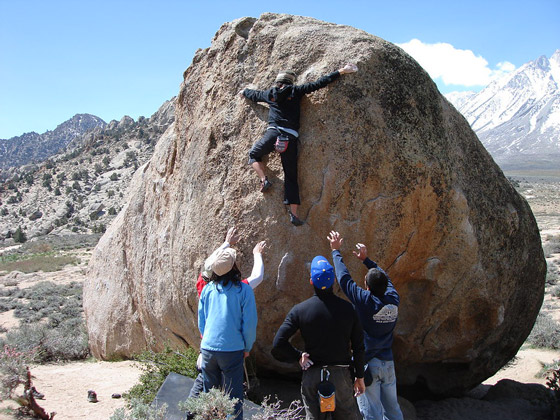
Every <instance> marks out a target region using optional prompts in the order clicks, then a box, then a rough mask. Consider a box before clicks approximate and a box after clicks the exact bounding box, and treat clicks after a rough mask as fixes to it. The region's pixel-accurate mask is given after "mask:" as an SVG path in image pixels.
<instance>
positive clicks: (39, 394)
mask: <svg viewBox="0 0 560 420" xmlns="http://www.w3.org/2000/svg"><path fill="white" fill-rule="evenodd" d="M31 395H33V398H36V399H38V400H44V399H45V394H43V393H42V392H39V391H37V390H36V389H35V387H34V386H32V387H31Z"/></svg>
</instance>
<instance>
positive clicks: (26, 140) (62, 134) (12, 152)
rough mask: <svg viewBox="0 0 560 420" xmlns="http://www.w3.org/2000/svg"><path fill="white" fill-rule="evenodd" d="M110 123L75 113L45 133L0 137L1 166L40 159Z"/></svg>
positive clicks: (8, 166)
mask: <svg viewBox="0 0 560 420" xmlns="http://www.w3.org/2000/svg"><path fill="white" fill-rule="evenodd" d="M106 126H107V123H106V122H105V121H103V120H102V119H101V118H99V117H96V116H95V115H90V114H76V115H74V116H73V117H72V118H70V119H69V120H68V121H65V122H63V123H62V124H60V125H59V126H58V127H56V128H55V129H54V130H52V131H50V130H49V131H47V132H46V133H43V134H37V133H35V132H31V133H25V134H23V135H21V136H18V137H13V138H11V139H8V140H3V139H0V169H4V170H5V169H7V168H10V167H18V166H22V165H27V164H29V163H38V162H41V161H43V160H45V159H46V158H48V157H50V156H52V155H54V154H56V153H59V152H60V151H62V150H64V148H65V147H66V146H67V145H68V143H70V142H71V141H72V140H73V139H75V138H76V137H80V136H82V135H84V134H85V133H88V132H91V131H97V132H100V131H101V130H103V129H104V128H105V127H106Z"/></svg>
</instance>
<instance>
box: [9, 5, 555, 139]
mask: <svg viewBox="0 0 560 420" xmlns="http://www.w3.org/2000/svg"><path fill="white" fill-rule="evenodd" d="M264 12H275V13H290V14H295V15H303V16H311V17H314V18H317V19H320V20H324V21H328V22H334V23H339V24H344V25H350V26H354V27H356V28H359V29H363V30H365V31H367V32H369V33H371V34H373V35H377V36H380V37H381V38H384V39H386V40H387V41H390V42H393V43H396V44H399V45H401V46H402V47H403V48H405V50H407V51H408V52H409V53H410V54H411V55H413V57H415V58H416V59H417V60H418V61H419V62H420V64H422V65H423V66H424V67H425V68H426V70H427V71H428V72H429V73H430V74H431V75H432V77H434V80H436V83H438V86H439V89H440V91H441V92H443V93H448V92H451V91H457V90H459V91H460V90H475V91H478V90H480V89H481V88H483V87H484V86H485V85H486V84H488V83H489V81H490V80H492V78H493V77H497V76H498V75H500V74H503V73H507V72H510V71H513V70H514V69H515V68H518V67H519V66H521V65H523V64H524V63H526V62H528V61H531V60H534V59H536V58H538V57H539V56H541V55H545V56H547V57H550V56H551V55H552V54H553V53H554V51H555V50H556V49H560V1H559V0H534V1H533V2H528V1H527V0H524V1H517V0H510V1H502V0H495V1H493V0H485V1H479V0H471V1H466V2H454V1H450V0H446V1H430V0H424V1H421V0H420V1H401V0H392V1H387V0H383V1H376V0H370V1H352V0H338V1H330V0H323V1H291V0H285V1H281V2H273V1H270V0H269V1H263V0H260V1H243V0H239V1H212V0H199V1H197V2H194V1H178V0H158V1H146V0H135V1H132V0H112V1H106V0H97V1H91V0H72V1H69V0H68V1H63V0H0V138H1V139H6V138H11V137H13V136H19V135H21V134H23V133H26V132H30V131H35V132H37V133H43V132H45V131H47V130H52V129H54V128H56V126H57V125H58V124H60V123H62V122H64V121H65V120H67V119H69V118H71V117H72V116H73V115H75V114H77V113H88V114H93V115H96V116H98V117H100V118H102V119H104V120H105V121H106V122H109V121H110V120H113V119H116V120H120V119H121V118H122V117H123V116H124V115H129V116H131V117H132V118H134V119H137V118H138V117H139V116H141V115H143V116H146V117H149V116H150V115H152V114H153V113H154V112H155V111H157V109H158V108H159V106H160V105H161V104H162V103H163V102H164V101H165V100H167V99H170V98H171V97H173V96H175V95H176V94H177V93H178V91H179V85H180V83H181V80H182V74H183V71H184V70H185V69H186V68H187V67H188V66H189V65H190V63H191V61H192V57H193V55H194V52H195V51H196V50H197V49H198V48H206V47H208V46H210V41H211V39H212V37H213V35H214V34H215V32H216V31H217V30H218V29H219V27H220V25H221V24H222V23H224V22H227V21H231V20H234V19H237V18H239V17H243V16H254V17H258V16H259V15H260V14H261V13H264ZM454 63H457V65H455V66H453V65H452V64H454Z"/></svg>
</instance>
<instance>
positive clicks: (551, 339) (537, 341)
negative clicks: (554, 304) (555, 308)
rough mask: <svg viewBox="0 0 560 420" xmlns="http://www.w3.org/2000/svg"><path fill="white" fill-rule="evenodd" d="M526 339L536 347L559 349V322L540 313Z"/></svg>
mask: <svg viewBox="0 0 560 420" xmlns="http://www.w3.org/2000/svg"><path fill="white" fill-rule="evenodd" d="M527 341H528V342H529V344H531V345H532V346H534V347H537V348H551V349H560V324H558V323H557V322H556V321H554V320H553V319H552V318H550V317H549V316H547V315H545V314H542V313H540V314H539V315H538V316H537V320H536V321H535V325H534V326H533V330H532V331H531V334H529V337H528V338H527Z"/></svg>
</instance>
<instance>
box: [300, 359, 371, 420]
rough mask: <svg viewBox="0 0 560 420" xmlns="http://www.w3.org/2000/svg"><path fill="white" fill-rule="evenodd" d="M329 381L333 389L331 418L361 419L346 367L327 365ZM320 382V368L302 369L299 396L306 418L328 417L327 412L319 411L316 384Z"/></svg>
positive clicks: (316, 419) (322, 418)
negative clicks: (333, 409) (333, 402)
mask: <svg viewBox="0 0 560 420" xmlns="http://www.w3.org/2000/svg"><path fill="white" fill-rule="evenodd" d="M327 369H328V371H329V372H330V376H329V382H331V383H333V384H334V386H335V388H336V391H335V405H336V408H335V411H333V412H332V413H331V415H332V417H331V418H332V420H362V416H361V414H360V410H359V409H358V403H357V402H356V398H354V378H352V376H351V373H350V369H349V368H347V367H338V366H329V367H328V368H327ZM320 382H321V368H320V367H312V368H311V369H309V370H305V371H303V376H302V378H301V397H302V399H303V404H304V406H305V414H306V416H305V418H306V420H324V419H328V418H329V417H328V415H329V414H328V413H321V410H320V408H319V396H318V393H317V386H318V385H319V383H320Z"/></svg>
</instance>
